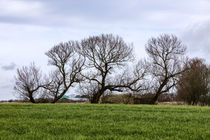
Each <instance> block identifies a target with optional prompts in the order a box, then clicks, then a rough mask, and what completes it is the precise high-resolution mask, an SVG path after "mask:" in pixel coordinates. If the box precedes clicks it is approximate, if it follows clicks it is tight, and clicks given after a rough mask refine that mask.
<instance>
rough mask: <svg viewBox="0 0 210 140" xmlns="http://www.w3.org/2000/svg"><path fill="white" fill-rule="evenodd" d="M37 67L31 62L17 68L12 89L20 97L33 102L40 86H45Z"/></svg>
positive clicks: (38, 93)
mask: <svg viewBox="0 0 210 140" xmlns="http://www.w3.org/2000/svg"><path fill="white" fill-rule="evenodd" d="M46 85H47V84H45V83H44V80H43V76H42V74H41V71H40V69H39V68H37V67H36V66H35V64H34V63H32V64H31V65H30V66H23V67H22V68H19V69H17V76H16V77H15V86H14V90H15V91H16V92H17V93H18V94H19V95H20V97H21V98H24V99H28V100H30V102H32V103H35V102H36V101H35V97H37V96H38V95H40V94H41V93H40V92H39V91H40V88H42V87H44V86H46Z"/></svg>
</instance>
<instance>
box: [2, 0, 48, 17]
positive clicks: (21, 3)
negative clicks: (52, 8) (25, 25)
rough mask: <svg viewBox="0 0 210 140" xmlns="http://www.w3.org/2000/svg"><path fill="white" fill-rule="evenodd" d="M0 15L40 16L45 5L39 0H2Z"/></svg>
mask: <svg viewBox="0 0 210 140" xmlns="http://www.w3.org/2000/svg"><path fill="white" fill-rule="evenodd" d="M0 11H1V12H0V17H7V18H8V17H14V18H25V17H30V18H32V17H33V18H34V17H39V16H41V14H43V13H44V5H43V4H42V3H41V2H39V1H26V0H0Z"/></svg>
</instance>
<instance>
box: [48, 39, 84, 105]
mask: <svg viewBox="0 0 210 140" xmlns="http://www.w3.org/2000/svg"><path fill="white" fill-rule="evenodd" d="M77 46H78V42H75V41H69V42H66V43H60V44H58V45H56V46H54V47H53V48H52V49H50V50H49V51H48V52H47V53H46V55H47V56H48V58H49V61H48V62H49V64H50V65H52V66H54V67H55V71H54V72H52V73H51V75H50V77H51V80H50V81H51V84H50V85H49V86H47V87H46V89H47V91H48V94H50V95H51V96H52V97H53V101H52V102H53V103H55V102H57V101H58V100H59V99H60V98H61V97H62V96H63V95H64V94H65V93H66V92H67V91H68V90H69V88H70V87H72V86H74V84H75V83H78V82H80V81H81V80H82V77H81V75H80V73H81V71H82V67H83V65H84V59H83V57H82V56H80V55H79V54H78V53H76V52H75V48H76V47H77Z"/></svg>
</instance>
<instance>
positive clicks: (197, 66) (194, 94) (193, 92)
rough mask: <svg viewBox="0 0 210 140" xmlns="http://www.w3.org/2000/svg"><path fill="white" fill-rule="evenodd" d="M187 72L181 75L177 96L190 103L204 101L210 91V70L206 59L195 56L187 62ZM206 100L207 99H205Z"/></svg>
mask: <svg viewBox="0 0 210 140" xmlns="http://www.w3.org/2000/svg"><path fill="white" fill-rule="evenodd" d="M185 69H187V70H186V71H185V72H183V73H182V74H181V75H180V77H179V82H178V85H177V96H178V98H179V99H181V100H183V101H186V102H187V103H188V104H192V105H194V104H197V103H198V102H199V101H201V102H202V100H201V98H205V97H206V95H207V94H208V93H209V83H210V81H209V80H210V79H209V76H210V71H209V69H208V66H207V65H206V64H205V63H204V60H202V59H199V58H194V59H191V60H189V61H188V62H187V63H186V64H185ZM204 100H205V99H204Z"/></svg>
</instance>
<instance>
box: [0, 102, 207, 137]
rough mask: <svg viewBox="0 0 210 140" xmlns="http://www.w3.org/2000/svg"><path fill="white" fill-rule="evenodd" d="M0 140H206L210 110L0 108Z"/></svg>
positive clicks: (64, 106)
mask: <svg viewBox="0 0 210 140" xmlns="http://www.w3.org/2000/svg"><path fill="white" fill-rule="evenodd" d="M0 139H2V140H4V139H5V140H8V139H11V140H15V139H30V140H31V139H34V140H41V139H56V140H57V139H75V140H83V139H90V140H92V139H116V140H118V139H126V140H130V139H168V140H171V139H183V140H187V139H191V140H192V139H195V140H202V139H204V140H206V139H210V107H198V106H165V105H121V104H120V105H115V104H114V105H112V104H0Z"/></svg>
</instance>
